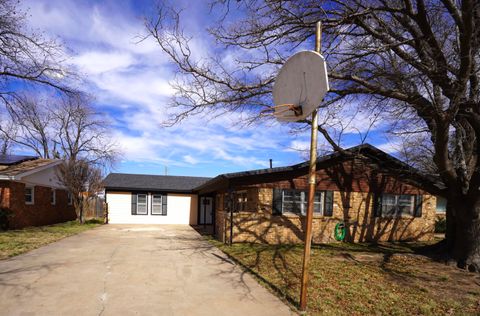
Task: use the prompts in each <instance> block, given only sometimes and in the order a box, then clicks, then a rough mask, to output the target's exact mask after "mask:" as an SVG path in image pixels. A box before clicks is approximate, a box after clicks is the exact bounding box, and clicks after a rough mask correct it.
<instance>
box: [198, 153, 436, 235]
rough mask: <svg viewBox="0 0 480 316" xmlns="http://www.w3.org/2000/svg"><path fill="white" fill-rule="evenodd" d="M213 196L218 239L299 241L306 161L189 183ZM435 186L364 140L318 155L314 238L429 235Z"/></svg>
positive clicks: (433, 207) (433, 220) (201, 191)
mask: <svg viewBox="0 0 480 316" xmlns="http://www.w3.org/2000/svg"><path fill="white" fill-rule="evenodd" d="M196 190H197V192H198V194H199V195H200V196H204V195H211V196H214V197H215V201H216V203H215V216H214V217H215V235H216V237H217V239H219V240H221V241H224V242H261V243H273V244H276V243H298V242H301V241H302V238H303V231H304V225H305V212H306V209H307V203H306V199H307V196H308V163H301V164H298V165H293V166H288V167H281V168H271V169H263V170H254V171H247V172H239V173H231V174H224V175H220V176H218V177H216V178H214V179H212V180H210V181H208V182H206V183H205V184H203V185H202V186H200V187H198V188H196ZM440 190H441V188H440V187H439V185H438V184H435V182H434V181H432V180H431V179H428V178H427V177H426V176H424V175H422V174H420V173H419V172H418V171H417V170H415V169H413V168H411V167H409V166H408V165H406V164H404V163H403V162H401V161H399V160H397V159H396V158H394V157H392V156H390V155H388V154H386V153H384V152H382V151H380V150H379V149H377V148H375V147H373V146H371V145H369V144H364V145H361V146H357V147H353V148H350V149H348V150H347V151H346V152H345V153H343V154H340V153H334V154H331V155H327V156H324V157H320V158H319V159H318V160H317V193H316V197H315V208H314V219H313V241H314V242H316V243H324V242H331V241H334V227H335V225H336V224H337V223H339V222H344V223H346V227H347V230H346V237H345V239H346V240H347V241H352V242H360V241H413V240H417V241H418V240H422V241H424V240H431V239H432V238H433V236H434V227H435V217H436V215H435V209H436V195H435V194H438V192H440Z"/></svg>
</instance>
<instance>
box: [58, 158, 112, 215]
mask: <svg viewBox="0 0 480 316" xmlns="http://www.w3.org/2000/svg"><path fill="white" fill-rule="evenodd" d="M59 178H60V181H61V183H63V185H64V186H65V187H66V188H67V189H68V191H69V192H70V194H71V195H72V199H73V206H74V208H75V212H76V213H77V219H78V221H79V222H80V223H81V224H83V223H84V220H85V219H84V209H85V204H86V202H87V201H88V200H89V199H90V198H91V197H94V196H96V195H97V194H98V193H99V192H100V191H101V190H102V179H103V177H102V172H101V170H100V169H99V168H98V167H96V166H95V165H92V163H90V162H89V161H86V160H83V159H80V160H67V161H66V162H65V164H62V165H60V169H59Z"/></svg>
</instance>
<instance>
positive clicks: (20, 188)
mask: <svg viewBox="0 0 480 316" xmlns="http://www.w3.org/2000/svg"><path fill="white" fill-rule="evenodd" d="M62 163H63V160H58V159H40V158H38V157H33V156H16V155H0V224H1V225H2V226H3V227H4V228H12V229H17V228H23V227H27V226H40V225H49V224H55V223H60V222H65V221H69V220H74V219H75V218H76V214H75V210H74V208H73V203H72V199H71V198H70V196H69V195H68V193H67V190H66V188H65V187H64V186H63V185H62V184H61V182H60V181H59V180H58V176H57V175H58V168H59V166H60V164H62Z"/></svg>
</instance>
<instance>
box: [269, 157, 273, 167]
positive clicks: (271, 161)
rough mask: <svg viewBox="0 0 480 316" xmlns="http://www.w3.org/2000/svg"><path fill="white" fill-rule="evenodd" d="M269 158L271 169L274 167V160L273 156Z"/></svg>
mask: <svg viewBox="0 0 480 316" xmlns="http://www.w3.org/2000/svg"><path fill="white" fill-rule="evenodd" d="M269 160H270V169H272V168H273V160H272V159H271V158H270V159H269Z"/></svg>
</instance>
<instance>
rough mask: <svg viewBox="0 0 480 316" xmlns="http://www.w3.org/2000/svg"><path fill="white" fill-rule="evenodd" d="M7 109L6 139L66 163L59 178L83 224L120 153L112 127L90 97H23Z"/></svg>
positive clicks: (2, 134)
mask: <svg viewBox="0 0 480 316" xmlns="http://www.w3.org/2000/svg"><path fill="white" fill-rule="evenodd" d="M7 108H8V116H9V117H8V119H9V120H7V122H5V123H4V125H0V138H1V139H4V140H5V142H8V144H14V145H15V146H17V147H20V148H23V149H29V150H32V151H34V152H35V153H36V154H37V155H39V156H40V157H42V158H61V159H64V160H65V164H64V165H62V166H61V168H60V171H59V174H58V176H59V179H60V180H61V182H62V183H63V184H64V185H65V186H66V187H67V189H68V190H69V192H70V194H71V195H72V198H73V202H74V207H75V210H76V212H77V215H78V216H79V217H78V219H79V221H80V222H81V223H83V208H84V203H85V202H86V201H87V200H88V199H89V198H90V197H91V196H92V194H94V193H95V194H96V193H98V192H99V188H98V186H99V185H100V182H101V175H102V171H105V170H106V169H108V168H109V167H111V166H112V164H113V163H114V162H115V159H116V157H117V155H118V154H119V153H118V150H117V146H116V144H115V142H114V141H112V139H111V137H110V135H109V133H108V129H109V126H110V125H109V124H108V122H107V121H105V120H104V119H102V116H101V115H100V114H98V113H96V112H95V111H94V109H93V108H92V107H91V105H90V98H89V97H87V96H82V95H79V94H75V95H70V96H65V97H58V96H55V97H45V98H43V99H40V98H39V97H38V96H36V97H35V96H33V95H30V96H28V97H24V96H22V97H18V98H17V99H16V101H15V103H14V104H12V105H8V106H7ZM9 126H10V127H9ZM12 126H14V130H12V128H11V127H12Z"/></svg>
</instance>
